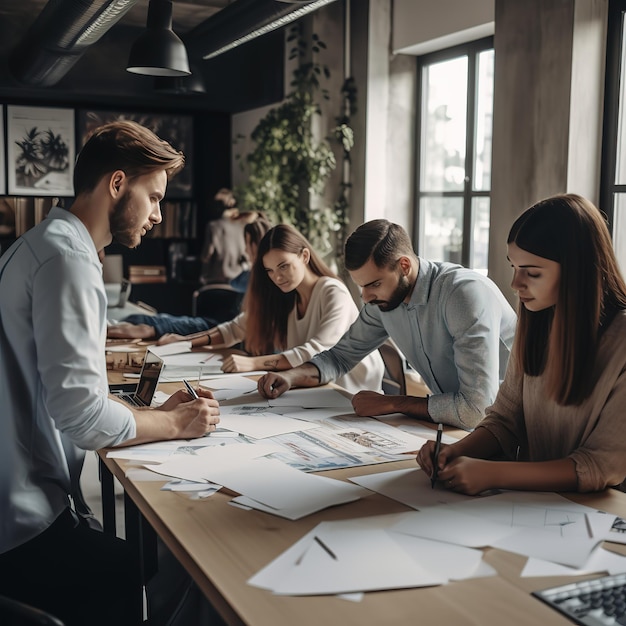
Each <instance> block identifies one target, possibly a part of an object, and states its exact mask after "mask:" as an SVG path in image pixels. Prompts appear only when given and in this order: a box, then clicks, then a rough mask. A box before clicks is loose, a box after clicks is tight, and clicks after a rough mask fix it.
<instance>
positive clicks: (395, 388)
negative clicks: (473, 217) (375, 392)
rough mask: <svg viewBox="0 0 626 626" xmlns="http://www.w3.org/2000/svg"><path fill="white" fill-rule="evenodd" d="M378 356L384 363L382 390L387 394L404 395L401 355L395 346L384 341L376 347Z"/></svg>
mask: <svg viewBox="0 0 626 626" xmlns="http://www.w3.org/2000/svg"><path fill="white" fill-rule="evenodd" d="M378 351H379V352H380V356H382V358H383V363H384V364H385V373H384V374H383V385H382V387H383V391H384V392H385V393H386V394H387V395H400V396H405V395H406V377H405V375H404V362H403V357H402V355H401V354H400V353H399V352H398V350H397V349H396V347H395V346H394V345H393V344H392V343H391V342H390V341H386V342H385V343H384V344H383V345H382V346H380V348H378Z"/></svg>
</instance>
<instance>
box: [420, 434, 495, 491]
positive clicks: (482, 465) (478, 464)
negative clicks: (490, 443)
mask: <svg viewBox="0 0 626 626" xmlns="http://www.w3.org/2000/svg"><path fill="white" fill-rule="evenodd" d="M434 454H435V442H434V441H427V442H426V443H425V444H424V445H423V446H422V447H421V448H420V450H419V452H418V453H417V457H416V459H415V460H416V461H417V464H418V465H419V466H420V467H421V468H422V470H424V472H426V473H427V474H428V476H431V477H432V475H433V471H434V464H433V462H434ZM437 465H438V467H439V471H438V474H437V482H438V483H439V484H440V485H441V486H442V487H443V488H444V489H450V490H451V491H456V492H458V493H464V494H467V495H469V496H475V495H477V494H479V493H482V492H483V491H487V490H489V489H494V488H496V487H497V485H496V484H495V480H494V477H495V474H494V471H497V469H496V467H494V462H493V461H486V460H484V459H474V458H472V457H469V456H457V453H456V450H455V444H452V445H448V444H445V443H442V444H441V448H440V450H439V457H438V459H437Z"/></svg>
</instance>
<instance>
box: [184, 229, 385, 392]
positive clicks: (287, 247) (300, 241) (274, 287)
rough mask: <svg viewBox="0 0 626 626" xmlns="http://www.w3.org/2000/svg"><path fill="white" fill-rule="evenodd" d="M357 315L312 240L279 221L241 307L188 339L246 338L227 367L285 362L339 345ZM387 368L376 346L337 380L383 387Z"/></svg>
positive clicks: (225, 341)
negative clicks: (242, 351)
mask: <svg viewBox="0 0 626 626" xmlns="http://www.w3.org/2000/svg"><path fill="white" fill-rule="evenodd" d="M357 315H358V309H357V307H356V305H355V303H354V300H353V299H352V296H351V295H350V292H349V291H348V289H347V287H346V286H345V285H344V284H343V283H342V282H341V281H340V280H339V279H338V278H337V277H336V276H335V274H333V272H332V271H331V270H330V269H329V268H328V267H327V266H326V264H325V263H324V262H323V261H322V260H321V258H320V257H319V256H318V255H317V254H316V253H315V251H314V250H313V248H312V247H311V244H310V243H309V242H308V241H307V240H306V239H305V238H304V237H303V236H302V235H301V234H300V233H299V232H298V231H297V230H295V229H294V228H293V227H291V226H289V225H287V224H279V225H278V226H275V227H274V228H272V229H271V230H269V231H268V232H267V233H266V234H265V236H264V237H263V239H262V240H261V242H260V243H259V247H258V251H257V254H256V259H255V262H254V265H253V267H252V274H251V277H250V283H249V286H248V291H247V293H246V296H245V300H244V304H243V311H242V313H240V314H239V315H238V316H237V317H236V318H234V319H233V320H231V321H230V322H226V323H224V324H220V325H218V326H216V327H215V328H212V329H210V330H208V331H206V332H203V333H197V334H195V335H192V336H187V337H186V339H190V338H191V340H192V343H193V345H198V346H200V345H210V346H212V347H218V348H223V347H228V346H232V345H235V344H237V343H239V342H243V344H244V346H245V349H246V351H247V353H248V355H237V354H233V355H230V356H228V357H226V358H225V359H224V363H223V366H222V369H223V370H224V371H225V372H251V371H256V370H286V369H289V368H292V367H296V366H297V365H300V364H302V363H304V362H305V361H308V360H309V359H310V358H312V357H313V356H314V355H316V354H317V353H318V352H322V351H323V350H326V349H328V348H331V347H332V346H334V345H335V343H337V341H338V340H339V339H340V338H341V336H342V335H343V334H344V332H345V331H346V330H347V329H348V327H349V326H350V325H351V324H352V322H353V321H354V320H355V319H356V317H357ZM383 369H384V366H383V362H382V359H381V357H380V354H379V353H378V351H374V352H373V353H372V354H370V355H368V356H367V357H366V358H365V359H363V360H362V361H361V362H360V363H359V364H358V365H357V366H356V367H354V368H353V369H352V370H351V371H350V372H348V373H347V374H346V375H345V376H343V377H341V378H339V379H337V381H336V382H337V384H338V385H341V386H342V387H344V388H345V389H347V390H348V391H350V392H352V393H356V392H357V391H360V390H362V389H370V390H380V388H381V381H382V376H383Z"/></svg>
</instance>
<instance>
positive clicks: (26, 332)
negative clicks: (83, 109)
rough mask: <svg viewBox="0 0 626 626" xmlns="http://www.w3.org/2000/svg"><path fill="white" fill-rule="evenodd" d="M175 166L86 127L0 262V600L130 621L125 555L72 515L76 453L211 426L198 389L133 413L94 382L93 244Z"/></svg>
mask: <svg viewBox="0 0 626 626" xmlns="http://www.w3.org/2000/svg"><path fill="white" fill-rule="evenodd" d="M183 164H184V156H183V154H182V153H180V152H177V151H176V150H174V149H173V148H172V147H171V146H170V145H169V144H168V143H167V142H165V141H162V140H160V139H159V138H158V137H157V136H156V135H154V134H153V133H152V132H151V131H149V130H147V129H146V128H144V127H142V126H140V125H139V124H136V123H134V122H114V123H112V124H108V125H105V126H102V127H100V128H98V129H96V130H95V131H94V133H93V134H92V135H91V137H90V139H89V140H88V141H87V143H86V144H85V146H84V147H83V149H82V150H81V152H80V154H79V156H78V159H77V161H76V165H75V169H74V192H75V196H76V197H75V200H74V203H73V204H72V206H71V207H70V209H69V210H65V209H61V208H59V207H53V208H52V209H51V211H50V213H49V215H48V217H47V218H46V219H45V220H43V221H42V222H41V223H40V224H38V225H37V226H35V227H34V228H32V229H30V230H29V231H27V232H26V233H25V234H24V235H22V236H21V237H20V238H19V239H18V240H17V241H16V242H15V243H14V244H13V245H12V246H11V247H10V248H9V249H8V250H7V252H6V253H5V254H4V255H3V256H2V258H1V259H0V289H1V293H2V294H3V296H2V297H1V298H0V397H1V398H2V418H1V419H0V511H2V524H0V571H1V572H2V576H0V595H5V596H8V597H10V598H13V599H16V600H18V601H21V602H25V603H26V604H30V605H32V606H35V607H37V608H39V609H43V610H45V611H48V612H50V613H52V614H54V615H56V616H57V617H58V618H60V619H61V620H62V621H63V622H64V623H65V624H66V626H83V625H84V624H85V623H86V622H88V623H89V624H90V626H99V625H102V626H110V625H111V624H117V625H131V624H132V625H134V624H137V623H138V622H137V619H136V617H134V616H136V615H137V611H136V610H134V609H135V605H136V601H137V599H136V597H135V596H136V595H137V596H138V590H139V581H138V580H137V579H136V578H135V572H136V568H135V567H133V563H134V561H133V558H134V557H133V550H131V549H129V548H128V547H127V546H126V543H125V542H124V541H123V540H120V539H118V538H116V537H112V536H110V535H106V534H104V533H102V532H99V531H97V530H94V529H92V528H91V527H89V526H87V525H86V524H85V523H84V522H83V520H82V518H81V517H80V515H78V514H77V512H76V510H75V509H74V503H75V502H76V497H77V496H79V495H80V494H79V493H78V492H79V482H78V481H79V478H80V470H81V468H82V464H83V460H84V456H85V452H84V451H85V450H97V449H100V448H106V447H109V446H121V445H129V444H134V443H143V442H148V441H155V440H160V439H187V438H195V437H201V436H203V435H205V434H206V433H207V432H209V431H212V430H215V424H216V423H217V422H219V417H218V415H219V405H218V403H217V401H216V400H214V399H213V398H212V396H211V394H210V393H209V392H206V391H204V390H202V389H199V390H198V395H199V396H201V397H199V398H198V399H193V398H192V397H191V396H190V395H189V394H188V393H187V392H186V391H183V390H179V391H178V392H176V393H175V394H174V395H173V396H172V397H171V398H170V399H169V400H168V401H166V402H165V403H164V404H163V405H162V406H161V407H160V408H159V409H150V408H145V409H138V408H131V407H130V406H128V405H126V404H124V403H123V402H121V401H119V400H116V399H115V398H114V397H113V396H110V395H109V389H108V382H107V373H106V361H105V352H104V348H105V337H106V293H105V289H104V284H103V282H102V267H101V264H100V260H99V258H98V251H99V250H102V249H103V248H104V247H105V246H107V245H109V244H110V243H111V241H112V239H116V240H117V241H118V242H119V243H121V244H123V245H125V246H128V247H135V246H137V245H139V243H140V241H141V238H142V236H143V235H145V234H146V232H147V231H149V230H150V229H151V228H152V227H153V226H154V225H155V224H158V223H159V222H160V221H161V211H160V206H159V203H160V202H161V200H162V199H163V197H164V195H165V190H166V187H167V181H168V179H169V178H170V177H171V176H173V175H174V174H176V173H177V172H178V171H179V170H180V169H181V168H182V167H183Z"/></svg>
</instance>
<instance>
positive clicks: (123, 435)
mask: <svg viewBox="0 0 626 626" xmlns="http://www.w3.org/2000/svg"><path fill="white" fill-rule="evenodd" d="M99 272H100V270H99V267H98V266H97V265H96V263H95V262H94V261H93V259H91V258H90V257H89V256H88V255H85V254H83V253H81V252H77V251H72V250H70V251H68V252H67V253H66V254H64V255H57V256H55V257H53V258H51V259H49V260H48V261H47V262H45V263H44V264H42V265H41V266H40V267H39V269H38V270H37V273H36V275H35V276H34V277H33V303H32V307H33V327H34V340H35V350H36V351H37V364H38V368H39V375H40V379H41V385H42V388H41V389H39V390H37V402H40V403H43V404H44V405H45V407H46V410H47V412H48V413H49V415H50V417H51V418H52V419H53V420H54V422H55V425H56V427H57V428H58V429H59V430H60V431H61V432H63V433H64V434H65V435H66V436H67V437H69V439H70V440H71V441H72V442H73V443H74V444H75V445H77V446H78V447H80V448H83V449H85V450H93V449H97V448H101V447H106V446H112V445H117V444H120V443H122V442H124V441H126V440H128V439H132V438H133V437H135V436H136V424H135V420H134V417H133V414H132V412H131V411H130V409H128V408H126V407H125V406H123V405H122V404H121V403H119V402H116V401H114V400H112V399H110V398H109V397H108V385H107V377H106V362H105V358H104V337H105V333H106V295H105V293H104V288H102V289H98V288H97V286H98V285H100V284H101V283H102V277H101V275H100V273H99ZM94 285H95V286H96V288H94Z"/></svg>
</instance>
